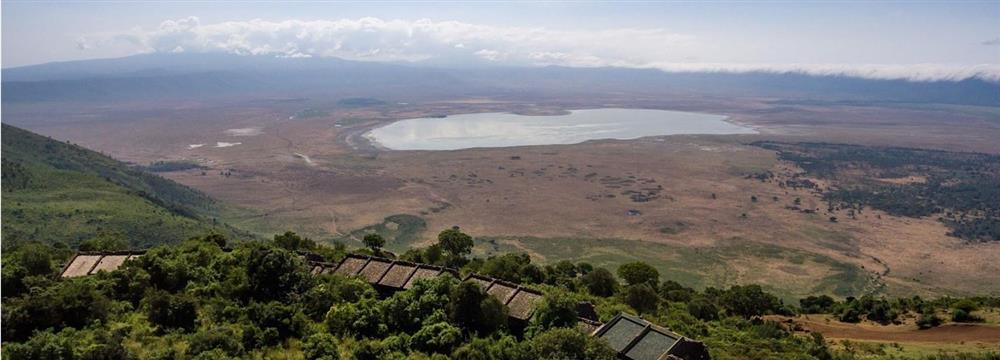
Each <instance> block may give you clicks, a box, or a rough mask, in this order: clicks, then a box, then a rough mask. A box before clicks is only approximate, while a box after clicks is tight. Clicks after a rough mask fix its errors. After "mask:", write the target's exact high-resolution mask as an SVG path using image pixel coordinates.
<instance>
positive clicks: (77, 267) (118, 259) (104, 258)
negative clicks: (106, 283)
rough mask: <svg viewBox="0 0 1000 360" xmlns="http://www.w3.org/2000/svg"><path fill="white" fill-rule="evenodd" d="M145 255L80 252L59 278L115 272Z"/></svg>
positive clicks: (136, 253)
mask: <svg viewBox="0 0 1000 360" xmlns="http://www.w3.org/2000/svg"><path fill="white" fill-rule="evenodd" d="M143 254H145V251H108V252H80V253H77V254H76V255H74V256H73V258H72V259H70V260H69V263H67V264H66V266H64V267H63V269H62V271H61V272H60V273H59V276H60V277H64V278H69V277H77V276H87V275H92V274H96V273H98V272H100V271H114V270H116V269H118V267H120V266H122V264H124V263H125V261H127V260H129V259H134V258H137V257H139V256H142V255H143Z"/></svg>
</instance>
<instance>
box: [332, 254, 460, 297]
mask: <svg viewBox="0 0 1000 360" xmlns="http://www.w3.org/2000/svg"><path fill="white" fill-rule="evenodd" d="M318 264H319V263H314V267H313V273H316V267H315V266H316V265H318ZM329 268H330V267H329V266H325V267H324V268H323V269H324V270H323V271H324V273H326V272H328V271H327V270H325V269H329ZM334 268H335V270H333V272H334V273H336V274H340V275H344V276H355V275H357V276H361V277H362V278H363V279H365V280H366V281H368V282H369V283H372V284H373V285H378V286H380V287H382V288H385V289H390V290H403V289H409V288H411V287H413V284H414V283H415V282H416V281H417V280H420V279H427V278H431V277H435V276H440V275H443V274H450V275H452V276H456V277H457V275H456V274H457V273H458V272H457V271H455V270H454V269H449V268H445V267H440V266H434V265H427V264H417V263H412V262H409V261H402V260H392V259H387V258H382V257H376V256H367V255H356V254H349V255H347V257H345V258H344V259H343V260H341V261H340V263H339V264H337V265H336V266H335V267H334Z"/></svg>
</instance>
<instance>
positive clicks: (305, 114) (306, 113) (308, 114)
mask: <svg viewBox="0 0 1000 360" xmlns="http://www.w3.org/2000/svg"><path fill="white" fill-rule="evenodd" d="M329 115H330V113H328V112H326V111H323V110H319V109H313V108H308V109H302V110H299V111H297V112H295V114H294V115H292V117H291V118H292V119H309V118H316V117H324V116H329Z"/></svg>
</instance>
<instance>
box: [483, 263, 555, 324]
mask: <svg viewBox="0 0 1000 360" xmlns="http://www.w3.org/2000/svg"><path fill="white" fill-rule="evenodd" d="M465 281H472V282H474V283H476V284H479V286H481V287H482V288H483V290H485V291H486V293H487V294H490V295H493V296H494V297H496V298H497V300H500V302H501V303H503V304H504V305H507V308H508V310H509V311H510V313H509V314H510V317H512V318H514V319H517V320H522V321H526V320H528V319H530V318H531V315H533V314H534V313H535V306H537V305H538V301H539V300H541V299H542V293H541V292H539V291H537V290H533V289H529V288H526V287H523V286H521V285H518V284H515V283H512V282H509V281H504V280H500V279H496V278H491V277H488V276H483V275H479V274H469V276H466V277H465Z"/></svg>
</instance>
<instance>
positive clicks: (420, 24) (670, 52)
mask: <svg viewBox="0 0 1000 360" xmlns="http://www.w3.org/2000/svg"><path fill="white" fill-rule="evenodd" d="M703 42H707V40H701V41H699V39H698V38H696V37H695V36H692V35H686V34H678V33H673V32H670V31H668V30H666V29H661V28H614V29H602V30H555V29H547V28H542V27H501V26H489V25H478V24H470V23H465V22H458V21H432V20H427V19H422V20H415V21H410V20H383V19H378V18H370V17H369V18H360V19H340V20H311V21H301V20H284V21H266V20H260V19H255V20H249V21H229V22H221V23H213V24H202V23H201V21H200V20H199V19H198V18H197V17H188V18H184V19H178V20H167V21H164V22H163V23H161V24H160V26H159V27H158V28H156V29H151V30H150V29H132V30H130V31H126V32H121V33H113V34H94V35H91V36H88V37H85V38H81V39H80V40H79V41H78V46H79V47H80V48H81V49H88V48H93V47H100V46H103V45H107V44H110V43H118V44H121V43H125V44H130V45H131V46H133V47H135V49H136V50H137V51H140V52H176V51H184V52H194V53H199V52H224V53H232V54H240V55H269V56H276V57H293V58H295V57H339V58H344V59H351V60H366V61H424V60H427V61H435V62H438V63H461V62H473V61H486V62H492V63H502V64H505V65H562V66H573V67H600V66H617V67H630V68H654V69H661V70H664V71H681V72H702V71H715V72H748V71H767V72H795V73H806V74H818V75H848V76H858V77H866V78H879V79H907V80H914V81H927V80H959V79H965V78H969V77H973V76H978V77H981V78H985V79H989V80H1000V65H998V64H983V65H975V66H966V65H940V64H914V65H879V64H861V65H856V64H739V63H707V62H692V61H691V59H710V58H711V56H708V54H707V53H706V46H705V44H703Z"/></svg>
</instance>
